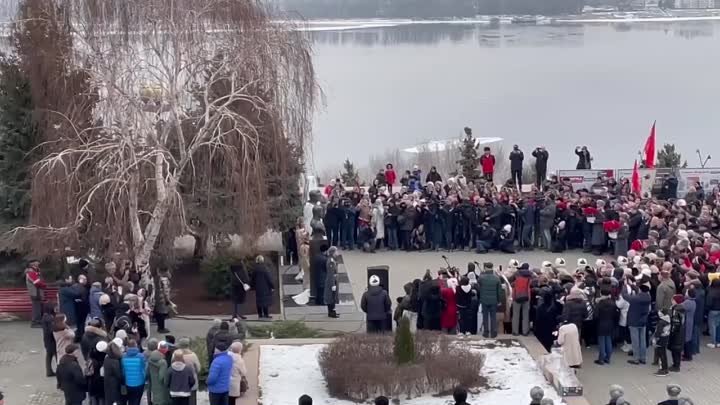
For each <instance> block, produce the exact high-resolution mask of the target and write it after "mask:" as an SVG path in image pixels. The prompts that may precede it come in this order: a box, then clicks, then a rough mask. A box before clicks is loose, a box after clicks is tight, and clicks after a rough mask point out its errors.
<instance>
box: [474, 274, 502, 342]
mask: <svg viewBox="0 0 720 405" xmlns="http://www.w3.org/2000/svg"><path fill="white" fill-rule="evenodd" d="M493 267H494V266H493V264H492V263H490V262H488V263H485V264H483V272H482V274H480V277H479V278H478V283H477V289H478V302H479V304H480V306H481V312H482V333H483V337H486V338H487V337H491V338H493V339H494V338H495V337H497V333H498V331H497V311H498V305H500V303H502V302H503V301H504V294H503V289H502V282H501V281H500V277H498V276H497V274H495V270H494V269H493Z"/></svg>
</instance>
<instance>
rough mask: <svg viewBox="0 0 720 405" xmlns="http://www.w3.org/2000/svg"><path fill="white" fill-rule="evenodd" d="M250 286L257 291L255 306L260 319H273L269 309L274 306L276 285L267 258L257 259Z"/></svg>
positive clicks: (259, 257)
mask: <svg viewBox="0 0 720 405" xmlns="http://www.w3.org/2000/svg"><path fill="white" fill-rule="evenodd" d="M250 285H251V286H252V288H253V289H254V290H255V305H256V306H257V311H258V318H266V319H272V317H271V316H270V314H269V312H268V308H269V307H270V305H272V301H273V291H275V284H274V283H273V281H272V277H271V276H270V272H269V271H268V269H267V265H266V264H265V258H264V257H262V256H258V257H256V258H255V266H254V267H253V272H252V276H251V280H250Z"/></svg>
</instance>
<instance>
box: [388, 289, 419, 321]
mask: <svg viewBox="0 0 720 405" xmlns="http://www.w3.org/2000/svg"><path fill="white" fill-rule="evenodd" d="M412 289H413V284H412V283H405V285H404V286H403V290H405V296H403V297H402V299H401V300H400V302H399V303H398V305H397V307H395V312H394V313H393V321H395V322H400V319H402V316H403V312H405V311H409V312H415V311H416V310H417V309H416V307H417V303H414V302H413V295H412Z"/></svg>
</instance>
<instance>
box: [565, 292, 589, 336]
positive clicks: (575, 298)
mask: <svg viewBox="0 0 720 405" xmlns="http://www.w3.org/2000/svg"><path fill="white" fill-rule="evenodd" d="M587 316H588V309H587V304H586V302H585V297H584V296H583V294H582V293H581V292H579V291H571V292H570V294H568V296H567V297H566V298H565V307H564V308H563V317H564V318H565V319H567V320H568V322H572V323H574V324H575V326H577V329H578V332H580V333H582V332H581V331H582V325H583V321H584V320H585V318H587Z"/></svg>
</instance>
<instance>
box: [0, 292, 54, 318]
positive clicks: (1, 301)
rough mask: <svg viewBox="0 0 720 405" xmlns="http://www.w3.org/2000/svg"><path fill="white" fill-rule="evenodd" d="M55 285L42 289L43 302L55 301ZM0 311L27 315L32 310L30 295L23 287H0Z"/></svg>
mask: <svg viewBox="0 0 720 405" xmlns="http://www.w3.org/2000/svg"><path fill="white" fill-rule="evenodd" d="M57 293H58V288H57V287H48V288H46V289H45V290H44V297H43V302H57ZM0 312H6V313H10V314H13V315H28V314H30V313H31V312H32V304H31V302H30V296H29V295H28V292H27V289H25V288H0Z"/></svg>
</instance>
